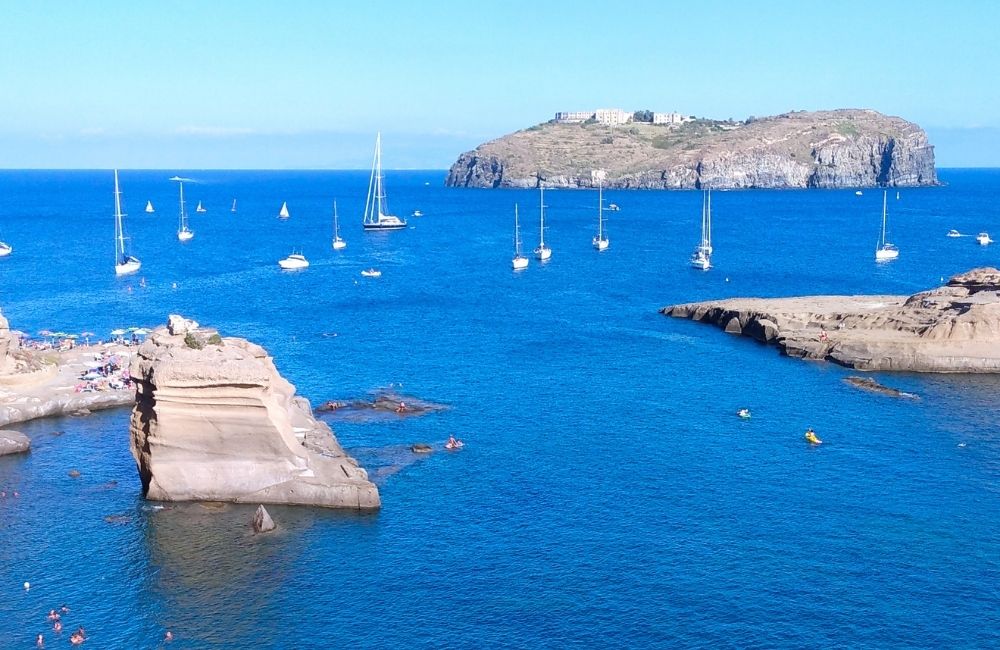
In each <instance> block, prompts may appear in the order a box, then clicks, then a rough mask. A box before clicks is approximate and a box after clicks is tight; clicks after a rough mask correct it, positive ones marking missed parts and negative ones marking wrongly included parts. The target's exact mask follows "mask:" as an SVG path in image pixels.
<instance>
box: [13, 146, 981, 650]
mask: <svg viewBox="0 0 1000 650" xmlns="http://www.w3.org/2000/svg"><path fill="white" fill-rule="evenodd" d="M386 155H388V152H386ZM177 173H179V174H180V175H182V176H185V177H190V178H193V179H195V181H196V182H193V183H191V184H186V185H185V195H186V197H187V198H188V199H189V200H190V201H192V202H193V204H194V205H196V204H197V201H199V200H200V201H202V202H203V204H204V205H205V206H206V208H207V209H208V212H206V213H203V214H192V215H191V218H190V223H191V227H192V229H193V230H195V232H196V236H195V238H194V239H193V240H192V241H190V242H187V243H185V244H181V243H179V242H178V241H177V239H176V236H175V231H176V228H177V197H176V190H177V188H176V187H175V186H174V185H173V184H171V183H170V182H168V181H167V179H168V178H169V177H170V176H173V175H174V172H149V171H139V172H136V171H122V172H120V179H121V183H122V190H123V192H124V196H125V205H126V208H127V209H128V210H129V211H130V216H129V217H128V218H127V219H126V228H127V230H128V231H129V234H130V235H131V237H132V244H133V246H134V253H135V254H136V255H137V257H139V258H140V259H141V260H142V263H143V266H142V269H141V271H140V272H139V273H138V274H136V275H134V276H128V277H123V278H115V277H114V273H113V268H112V264H113V259H112V257H113V246H112V243H113V239H112V236H113V232H114V228H113V219H112V215H113V195H112V182H113V180H112V177H111V173H110V172H15V171H0V232H2V239H3V240H4V241H7V242H8V243H11V244H12V245H13V246H14V253H13V254H12V255H11V256H10V257H8V258H3V259H0V291H2V293H0V308H2V310H3V313H4V315H5V316H6V317H7V318H8V319H9V320H10V322H11V326H12V327H13V328H15V329H23V330H25V331H29V332H36V331H38V330H41V329H45V328H50V329H60V330H64V331H70V332H72V331H77V332H79V331H83V330H88V331H94V332H99V333H101V334H100V335H101V336H107V332H110V330H112V329H115V328H118V327H128V326H151V325H157V324H160V323H162V322H165V320H166V316H167V314H168V313H181V314H183V315H185V316H187V317H190V318H194V319H196V320H198V321H200V322H201V323H202V324H205V325H208V326H211V327H216V328H218V329H219V330H220V332H221V333H222V334H223V335H232V336H241V337H246V338H249V339H251V340H253V341H255V342H257V343H260V344H261V345H263V346H264V347H265V348H267V349H268V350H269V351H270V353H271V354H272V355H273V356H274V358H275V362H276V364H277V365H278V367H279V369H280V370H281V371H282V373H283V374H284V375H285V377H287V378H288V379H289V380H290V381H291V382H292V383H294V384H295V385H296V386H297V388H298V390H299V392H300V393H301V394H303V395H305V396H306V397H308V398H309V399H310V400H311V401H312V403H313V404H314V405H319V404H321V403H322V402H324V401H326V400H330V399H342V398H344V397H345V396H348V397H350V396H364V395H368V394H371V391H374V390H376V389H378V388H379V387H384V386H387V385H389V384H395V385H397V386H398V385H399V384H402V385H403V386H404V389H403V390H404V391H405V393H406V394H413V395H419V396H420V398H421V399H426V400H428V401H431V402H434V403H441V404H446V405H447V406H448V408H447V409H445V410H442V411H439V412H435V413H431V414H428V415H426V416H421V417H399V416H397V415H396V414H394V413H392V414H388V416H387V417H376V418H369V417H359V418H354V417H351V416H350V414H347V413H345V414H344V416H343V417H340V416H338V415H336V414H329V415H326V414H324V415H323V418H324V420H325V421H327V422H329V423H330V424H331V426H332V427H333V428H334V430H335V432H336V434H337V437H338V439H339V440H340V442H341V444H342V445H343V446H344V447H345V448H346V449H347V450H348V451H349V452H350V453H352V454H354V455H355V456H356V457H357V458H358V460H359V461H360V462H361V464H362V465H363V466H365V467H367V468H368V469H369V471H370V472H371V475H372V477H373V479H374V480H376V482H377V483H378V485H379V489H380V492H381V495H382V500H383V509H382V510H381V511H380V512H378V513H368V514H358V513H345V512H334V511H325V510H318V509H308V508H291V507H276V506H275V507H271V506H269V507H268V510H269V511H270V513H271V515H272V517H273V519H274V520H275V522H276V523H277V524H278V526H279V529H278V530H277V531H276V532H275V533H273V534H268V535H262V536H254V535H252V534H250V529H249V520H250V517H251V515H252V513H253V510H254V507H255V506H252V505H245V506H244V505H232V504H222V505H213V504H205V505H203V504H154V503H151V502H146V501H145V500H143V499H142V497H141V493H140V485H139V480H138V476H137V474H136V470H135V466H134V462H133V460H132V458H131V455H130V453H129V449H128V431H127V427H128V411H127V410H115V411H107V412H100V413H95V414H93V415H91V416H89V417H84V418H61V419H49V420H38V421H34V422H30V423H26V424H23V425H19V426H18V427H16V428H18V429H19V430H21V431H24V432H25V433H27V434H28V435H29V436H30V437H31V438H32V443H33V448H32V451H31V452H30V453H29V454H26V455H22V456H16V457H3V458H0V489H3V490H6V491H7V492H8V496H7V497H4V498H0V647H3V648H7V647H11V648H16V647H32V644H33V640H34V637H35V635H36V634H37V633H40V632H44V633H45V635H46V639H47V641H48V642H49V643H48V645H49V647H54V646H55V645H60V644H62V643H65V642H67V639H68V634H69V632H71V631H72V630H74V629H75V628H76V626H77V625H83V626H84V627H85V628H86V629H87V632H88V635H89V636H90V638H91V641H89V642H88V644H92V645H94V646H96V647H158V644H159V643H160V640H161V639H162V638H163V634H164V632H165V630H167V629H170V630H171V631H172V632H173V634H174V636H175V641H174V642H173V644H172V645H171V647H182V648H242V647H248V646H253V645H257V646H261V647H287V646H289V645H294V646H296V647H331V646H359V647H428V648H431V647H434V648H436V647H532V648H537V647H560V648H565V647H581V648H582V647H594V646H598V645H615V646H621V647H636V648H641V647H669V646H697V647H705V646H711V647H715V646H736V647H746V646H757V647H760V646H767V647H774V646H779V647H803V646H809V647H818V646H851V647H859V646H861V647H879V648H886V647H900V648H903V647H905V648H909V647H989V646H995V645H997V644H998V643H1000V638H998V633H997V630H998V629H1000V614H998V612H1000V593H998V591H997V588H996V585H997V584H1000V537H998V535H997V533H996V522H997V521H1000V488H998V486H1000V482H998V478H1000V437H998V433H997V427H996V412H997V411H996V405H995V401H996V400H995V397H996V392H997V389H998V388H1000V386H998V385H997V383H998V381H1000V379H998V378H995V377H969V376H921V375H911V374H906V375H892V376H890V375H881V374H878V375H874V376H875V377H876V378H877V379H878V380H879V381H881V382H882V383H884V384H886V385H889V386H891V387H893V388H898V389H900V390H903V391H907V392H913V393H916V394H918V395H919V396H920V399H919V400H908V399H894V398H891V397H887V396H885V395H879V394H875V393H872V392H869V391H862V390H858V389H857V388H855V387H852V386H850V385H847V384H846V383H845V382H843V381H842V380H843V378H844V377H846V376H848V375H851V374H857V373H855V372H852V371H849V370H847V369H843V368H839V367H836V366H833V365H830V364H823V363H811V362H802V361H798V360H793V359H788V358H784V357H781V356H779V355H778V354H777V352H776V351H775V349H774V348H770V347H765V346H762V345H760V344H757V343H755V342H754V341H751V340H749V339H743V338H736V337H731V336H728V335H725V334H724V333H722V332H721V331H719V330H717V329H716V328H713V327H709V326H704V325H700V324H697V323H691V322H688V321H681V320H674V319H668V318H665V317H663V316H661V315H659V314H657V309H659V308H660V307H662V306H664V305H668V304H672V303H677V302H689V301H694V300H702V299H709V298H718V297H727V296H744V295H759V296H789V295H802V294H819V293H864V294H903V293H906V294H908V293H912V292H915V291H918V290H920V289H924V288H928V287H932V286H936V285H937V284H939V282H940V278H942V277H944V278H947V277H948V276H949V275H952V274H954V273H957V272H961V271H964V270H967V269H969V268H972V267H975V266H983V265H993V266H1000V248H998V247H997V245H994V246H985V247H984V246H979V245H978V244H976V243H975V241H974V239H973V238H964V237H963V238H948V237H946V236H945V234H946V233H947V231H948V230H949V229H951V228H955V229H958V230H959V231H961V232H963V233H972V234H974V233H977V232H979V231H981V230H992V229H995V230H997V231H998V232H1000V222H998V219H997V216H998V213H997V212H996V209H995V206H997V205H1000V171H973V170H942V171H941V178H942V180H944V181H945V182H947V183H948V184H947V185H946V186H944V187H940V188H927V189H919V190H918V189H912V190H910V189H905V188H904V189H901V190H900V199H899V200H895V198H894V195H895V191H892V192H890V196H889V199H890V200H889V227H890V234H891V237H892V241H893V242H894V243H896V244H897V245H898V246H899V247H900V249H901V251H902V252H901V255H900V258H899V259H898V260H895V261H893V262H891V263H888V264H876V263H875V261H874V248H875V243H876V240H877V238H878V232H879V226H880V223H881V206H882V195H881V192H880V191H876V190H865V191H864V194H863V196H861V197H857V196H855V194H854V191H853V189H851V190H837V191H833V190H831V191H787V192H785V191H742V192H737V191H732V192H716V193H713V201H712V207H713V237H714V241H713V244H714V247H715V254H714V255H713V264H714V266H715V268H713V269H712V270H711V271H708V272H700V271H695V270H693V269H690V268H688V265H687V261H688V257H689V256H690V253H691V251H692V250H693V247H694V246H695V245H696V244H697V239H698V234H699V230H698V228H699V218H700V206H701V196H700V194H699V193H697V192H614V191H609V192H606V193H605V199H606V200H607V201H608V202H614V203H617V204H618V205H619V206H621V211H620V212H614V213H606V215H605V216H606V217H607V219H608V222H607V228H608V234H609V237H610V240H611V245H610V248H609V249H608V250H607V251H604V252H601V253H598V252H596V251H594V250H593V248H592V247H591V244H590V241H591V237H592V236H593V234H594V231H595V230H596V225H597V215H596V212H597V203H596V202H597V198H596V192H585V191H562V190H559V191H552V192H546V196H545V200H546V204H547V206H548V208H547V210H546V228H547V230H546V235H545V240H546V243H547V244H548V245H549V246H551V247H552V249H553V256H552V259H551V260H550V261H548V262H547V263H545V264H541V263H539V262H538V261H537V260H535V259H534V258H532V259H531V262H530V265H529V268H528V269H527V270H526V271H524V272H520V273H516V274H515V273H513V272H512V271H511V270H510V258H511V256H512V247H513V244H512V234H513V206H514V203H515V202H517V203H518V204H519V209H520V215H521V224H522V236H523V237H524V240H525V247H526V248H528V249H530V248H533V247H534V245H535V244H536V243H537V242H536V239H537V209H538V195H537V192H532V191H483V190H459V189H445V188H442V187H441V182H442V179H443V173H441V172H388V174H387V179H386V188H387V192H388V194H389V201H390V207H391V208H392V209H393V211H394V212H396V213H397V214H400V215H409V214H410V213H411V212H412V211H413V210H416V209H419V210H421V211H422V212H423V213H424V216H423V217H421V218H419V219H411V220H410V227H408V228H407V229H406V230H404V231H399V232H393V233H364V232H362V230H361V223H360V222H361V211H362V207H363V204H364V196H365V189H366V187H367V182H368V175H367V173H364V172H361V173H357V172H217V171H205V172H199V171H185V172H181V171H178V172H177ZM425 183H430V185H425ZM233 198H237V199H238V202H239V203H238V205H239V211H238V212H237V213H235V214H233V213H231V212H229V206H230V205H231V203H232V199H233ZM147 199H148V200H152V202H153V204H154V205H155V207H156V212H155V213H153V214H146V213H143V212H142V211H141V209H142V207H143V206H144V205H145V202H146V200H147ZM334 199H337V202H338V210H339V216H340V226H341V235H342V236H343V237H344V239H345V240H346V241H347V243H348V247H347V248H346V249H344V250H343V251H334V250H333V249H332V248H331V245H330V240H331V237H332V227H333V226H332V202H333V200H334ZM283 201H287V202H288V206H289V211H290V213H291V217H290V218H289V219H288V220H285V221H283V220H279V219H278V218H277V212H278V209H279V208H280V206H281V203H282V202H283ZM292 249H296V250H301V251H302V252H303V253H304V254H305V255H306V257H308V259H309V261H310V267H309V268H308V269H305V270H303V271H300V272H296V273H283V272H281V270H280V269H279V268H278V266H277V261H278V260H279V259H281V258H283V257H285V256H287V255H288V254H289V253H290V252H291V251H292ZM54 250H58V254H53V251H54ZM371 267H375V268H378V269H379V270H381V271H382V273H383V274H382V277H380V278H364V277H362V276H361V275H360V271H361V270H363V269H367V268H371ZM142 279H144V280H145V284H146V286H145V287H143V286H141V284H140V280H142ZM174 285H176V288H174ZM740 407H747V408H749V409H751V411H752V413H753V416H752V418H751V419H750V420H741V419H740V418H738V417H736V410H737V409H738V408H740ZM806 427H812V428H814V429H815V430H816V432H817V434H818V435H819V437H820V438H822V439H823V441H824V444H822V445H820V446H818V447H810V446H809V445H807V444H805V442H804V441H803V432H804V431H805V429H806ZM57 431H58V432H61V434H60V435H54V433H55V432H57ZM449 435H456V436H457V437H459V438H461V439H462V440H464V442H465V445H466V446H465V448H463V449H462V450H461V451H459V452H455V453H449V452H446V451H444V450H443V449H441V446H442V445H443V443H444V441H445V440H447V438H448V436H449ZM414 443H428V444H431V445H432V446H434V451H433V452H432V453H430V454H427V455H417V454H413V453H412V452H411V451H410V450H409V447H410V445H412V444H414ZM74 468H75V469H78V470H79V471H80V473H81V475H80V476H79V478H71V477H70V476H68V472H69V470H70V469H74ZM14 489H17V491H18V493H19V496H18V497H16V498H15V497H13V496H11V492H12V491H13V490H14ZM158 505H162V506H164V507H163V508H162V509H159V508H157V507H155V506H158ZM107 517H111V519H110V520H106V518H107ZM25 581H30V582H31V585H32V586H31V589H30V590H28V591H25V590H24V589H23V587H22V583H24V582H25ZM63 603H66V604H67V605H68V606H69V607H70V608H71V612H70V613H69V614H67V615H66V616H65V618H64V624H65V630H64V632H63V638H62V639H61V640H57V637H55V636H53V633H52V631H51V625H50V624H48V623H47V622H46V621H45V614H46V613H47V612H48V611H49V610H50V609H52V608H55V607H58V606H59V605H61V604H63Z"/></svg>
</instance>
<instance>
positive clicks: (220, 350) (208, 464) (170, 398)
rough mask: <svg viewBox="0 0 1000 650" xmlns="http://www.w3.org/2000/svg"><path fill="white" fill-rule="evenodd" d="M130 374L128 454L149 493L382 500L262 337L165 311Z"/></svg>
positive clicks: (180, 497) (330, 502)
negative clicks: (227, 332)
mask: <svg viewBox="0 0 1000 650" xmlns="http://www.w3.org/2000/svg"><path fill="white" fill-rule="evenodd" d="M131 374H132V377H133V378H134V380H135V381H136V395H135V407H134V408H133V410H132V419H131V447H132V455H133V456H134V457H135V460H136V463H137V465H138V469H139V476H140V478H141V479H142V484H143V489H144V492H145V493H146V496H147V497H148V498H150V499H154V500H161V501H234V502H253V503H284V504H305V505H317V506H325V507H332V508H355V509H373V508H378V507H379V505H380V501H379V494H378V489H377V488H376V487H375V485H374V484H372V483H371V482H370V481H369V480H368V475H367V473H366V472H365V470H364V469H361V468H360V467H358V466H357V462H356V461H355V460H354V459H353V458H350V457H348V456H347V455H346V454H345V453H344V450H343V449H342V448H341V447H340V445H339V444H338V443H337V441H336V439H335V438H334V437H333V434H332V432H331V431H330V428H329V427H327V426H326V425H325V424H323V423H322V422H318V421H317V420H316V419H315V418H314V417H313V416H312V412H311V409H310V406H309V403H308V401H306V400H305V399H304V398H301V397H296V395H295V388H294V387H293V386H292V385H291V384H290V383H288V382H287V381H286V380H285V379H283V378H282V377H281V375H280V374H279V373H278V371H277V369H276V368H275V367H274V363H273V361H272V360H271V358H270V357H269V356H268V354H267V352H266V351H265V350H264V349H263V348H261V347H260V346H258V345H255V344H253V343H250V342H249V341H246V340H244V339H238V338H228V337H227V338H222V337H220V336H219V335H218V333H217V332H215V331H214V330H211V329H207V328H202V327H198V325H197V323H194V322H193V321H184V320H181V319H179V318H176V317H174V316H171V320H170V323H169V327H160V328H157V329H156V330H155V331H154V332H153V333H152V334H151V335H150V336H149V337H148V338H147V340H146V342H145V343H143V344H142V346H140V348H139V350H138V353H137V355H136V356H135V358H134V359H133V361H132V367H131Z"/></svg>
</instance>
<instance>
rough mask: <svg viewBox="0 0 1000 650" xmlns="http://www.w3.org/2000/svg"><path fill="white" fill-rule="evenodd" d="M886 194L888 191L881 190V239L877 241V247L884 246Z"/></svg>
mask: <svg viewBox="0 0 1000 650" xmlns="http://www.w3.org/2000/svg"><path fill="white" fill-rule="evenodd" d="M886 194H888V192H887V191H885V190H883V191H882V237H881V241H879V248H881V247H883V246H885V209H886Z"/></svg>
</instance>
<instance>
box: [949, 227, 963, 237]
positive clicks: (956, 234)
mask: <svg viewBox="0 0 1000 650" xmlns="http://www.w3.org/2000/svg"><path fill="white" fill-rule="evenodd" d="M947 236H948V237H961V236H962V233H960V232H958V231H957V230H954V229H952V230H949V231H948V235H947Z"/></svg>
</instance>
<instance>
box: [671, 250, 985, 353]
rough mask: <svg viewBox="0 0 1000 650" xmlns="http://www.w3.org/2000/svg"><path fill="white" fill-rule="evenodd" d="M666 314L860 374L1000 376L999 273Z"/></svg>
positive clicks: (703, 305)
mask: <svg viewBox="0 0 1000 650" xmlns="http://www.w3.org/2000/svg"><path fill="white" fill-rule="evenodd" d="M661 311H662V313H664V314H666V315H668V316H675V317H678V318H690V319H691V320H696V321H701V322H706V323H713V324H715V325H717V326H718V327H721V328H724V329H725V330H726V331H728V332H732V333H740V334H742V335H745V336H751V337H753V338H755V339H757V340H759V341H761V342H765V343H775V344H776V345H777V346H778V347H779V349H781V351H782V352H784V353H785V354H787V355H788V356H792V357H798V358H802V359H821V360H822V359H825V360H829V361H833V362H835V363H839V364H841V365H844V366H848V367H851V368H857V369H859V370H895V371H910V372H968V373H996V372H1000V270H997V269H995V268H980V269H973V270H971V271H969V272H967V273H963V274H960V275H956V276H955V277H953V278H951V280H949V281H948V283H947V284H946V285H944V286H942V287H938V288H937V289H932V290H929V291H922V292H920V293H916V294H913V295H912V296H809V297H800V298H732V299H729V300H718V301H709V302H698V303H689V304H683V305H674V306H672V307H665V308H664V309H663V310H661ZM734 323H735V324H734Z"/></svg>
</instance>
